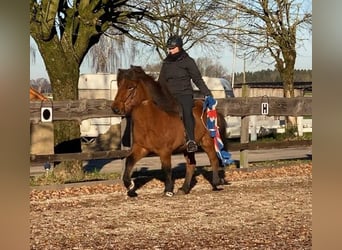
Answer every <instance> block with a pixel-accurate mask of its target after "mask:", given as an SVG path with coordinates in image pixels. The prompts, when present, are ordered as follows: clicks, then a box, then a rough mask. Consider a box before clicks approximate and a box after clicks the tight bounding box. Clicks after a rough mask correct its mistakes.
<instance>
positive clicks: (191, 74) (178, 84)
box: [158, 49, 211, 96]
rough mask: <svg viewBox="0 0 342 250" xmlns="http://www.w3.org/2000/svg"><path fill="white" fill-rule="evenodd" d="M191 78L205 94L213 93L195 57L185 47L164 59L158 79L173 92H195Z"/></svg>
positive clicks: (179, 93) (176, 93)
mask: <svg viewBox="0 0 342 250" xmlns="http://www.w3.org/2000/svg"><path fill="white" fill-rule="evenodd" d="M190 79H192V81H193V83H194V84H195V85H196V86H197V87H198V88H199V90H200V91H201V93H202V94H203V95H204V96H207V95H211V92H210V90H209V89H208V87H207V85H206V84H205V83H204V81H203V79H202V76H201V73H200V71H199V69H198V67H197V65H196V63H195V61H194V59H192V58H191V57H190V56H189V55H188V53H186V52H185V51H184V50H183V49H181V51H180V52H179V53H177V54H174V55H172V54H169V55H168V56H167V57H166V58H165V59H164V61H163V64H162V67H161V70H160V74H159V79H158V81H159V82H160V83H161V84H163V85H166V86H167V87H168V89H169V91H170V92H171V94H173V95H187V94H190V95H191V94H193V89H192V86H191V81H190Z"/></svg>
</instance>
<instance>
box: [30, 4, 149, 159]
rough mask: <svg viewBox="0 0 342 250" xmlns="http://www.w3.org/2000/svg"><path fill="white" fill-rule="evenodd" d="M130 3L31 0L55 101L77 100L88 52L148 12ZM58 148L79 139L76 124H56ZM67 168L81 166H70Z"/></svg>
mask: <svg viewBox="0 0 342 250" xmlns="http://www.w3.org/2000/svg"><path fill="white" fill-rule="evenodd" d="M127 2H128V1H127V0H109V1H108V0H93V1H89V0H77V1H72V0H70V1H65V0H30V35H31V36H32V38H33V39H34V40H35V42H36V44H37V46H38V50H39V52H40V54H41V56H42V58H43V60H44V63H45V66H46V70H47V73H48V75H49V78H50V81H51V86H52V90H53V99H54V100H77V99H78V91H77V90H78V89H77V84H78V78H79V68H80V65H81V64H82V62H83V60H84V57H85V55H86V54H87V53H88V51H89V49H90V48H91V47H92V46H93V45H94V44H96V43H97V42H98V41H99V39H100V37H101V35H103V33H104V32H106V31H107V30H108V28H109V27H114V28H115V30H116V31H117V32H116V34H117V35H120V34H122V33H125V32H126V29H125V28H124V27H125V23H126V22H127V20H128V19H130V18H133V19H134V20H135V21H138V20H140V19H141V18H142V17H143V16H144V15H145V14H146V11H145V10H140V9H136V8H133V7H132V6H130V5H128V4H127ZM54 130H55V132H54V135H55V136H54V139H55V145H57V144H60V143H62V142H64V141H71V140H73V139H75V138H76V139H77V138H79V136H80V127H79V123H78V122H77V121H74V122H70V121H56V122H54ZM65 164H66V165H69V166H72V165H77V166H81V163H79V162H78V163H77V162H71V163H70V164H67V163H65Z"/></svg>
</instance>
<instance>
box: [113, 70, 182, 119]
mask: <svg viewBox="0 0 342 250" xmlns="http://www.w3.org/2000/svg"><path fill="white" fill-rule="evenodd" d="M124 78H125V79H129V80H132V81H140V82H141V83H143V84H145V86H146V87H147V89H148V91H149V93H150V95H151V97H152V100H153V101H154V102H155V104H156V105H157V106H159V107H160V108H161V109H163V110H164V111H166V112H168V113H178V112H179V109H178V105H177V102H176V100H175V98H174V97H173V96H172V95H171V93H170V92H169V90H168V88H167V87H166V86H163V85H161V84H160V83H159V82H158V81H156V80H155V79H154V78H153V77H152V76H151V75H148V74H146V73H145V71H144V70H143V69H142V68H141V67H140V66H132V65H131V68H130V69H119V71H118V76H117V80H118V82H119V81H120V80H121V79H124Z"/></svg>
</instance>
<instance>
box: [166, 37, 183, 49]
mask: <svg viewBox="0 0 342 250" xmlns="http://www.w3.org/2000/svg"><path fill="white" fill-rule="evenodd" d="M166 45H167V47H168V48H174V47H179V48H182V46H183V40H182V38H181V37H180V36H177V35H174V36H170V37H169V39H167V42H166Z"/></svg>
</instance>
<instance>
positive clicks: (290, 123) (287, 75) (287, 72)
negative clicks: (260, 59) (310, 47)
mask: <svg viewBox="0 0 342 250" xmlns="http://www.w3.org/2000/svg"><path fill="white" fill-rule="evenodd" d="M283 55H284V58H285V63H284V65H285V67H284V66H283V65H282V66H281V67H278V69H279V68H281V70H279V72H280V77H281V79H282V80H283V87H284V97H285V98H293V97H294V65H295V61H296V51H295V50H294V51H292V53H290V52H288V53H287V54H285V53H283ZM295 126H297V121H296V117H293V116H287V117H286V127H287V129H288V130H292V129H293V127H295Z"/></svg>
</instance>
